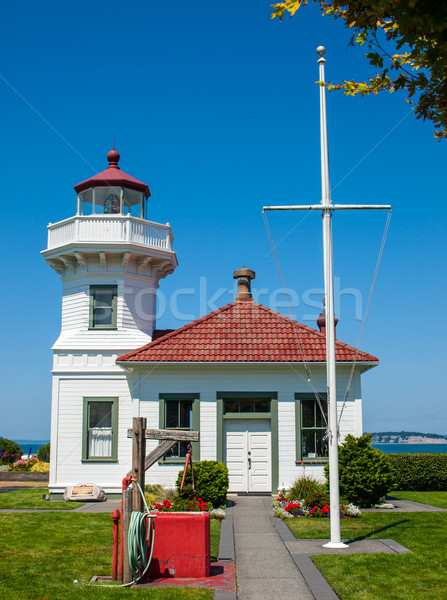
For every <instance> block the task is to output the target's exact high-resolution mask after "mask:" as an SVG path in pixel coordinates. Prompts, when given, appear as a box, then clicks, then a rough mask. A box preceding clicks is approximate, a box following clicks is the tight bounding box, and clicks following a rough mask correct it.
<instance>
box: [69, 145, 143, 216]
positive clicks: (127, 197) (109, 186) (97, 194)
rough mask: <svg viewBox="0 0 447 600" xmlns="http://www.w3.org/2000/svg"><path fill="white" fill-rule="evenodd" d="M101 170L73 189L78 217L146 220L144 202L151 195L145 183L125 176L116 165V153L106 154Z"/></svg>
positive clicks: (113, 151) (118, 156) (117, 153)
mask: <svg viewBox="0 0 447 600" xmlns="http://www.w3.org/2000/svg"><path fill="white" fill-rule="evenodd" d="M107 160H108V161H109V166H108V167H107V169H105V171H102V172H101V173H98V174H97V175H94V176H93V177H90V179H86V180H85V181H82V182H81V183H78V184H77V185H75V186H74V190H75V192H76V193H77V194H78V211H77V212H78V214H81V215H88V214H101V215H103V214H106V215H107V214H121V215H132V216H133V217H140V218H143V219H145V218H146V212H147V211H146V201H147V199H148V198H149V196H150V195H151V193H150V191H149V187H148V186H147V184H146V183H143V182H142V181H138V179H135V177H132V176H131V175H128V174H127V173H125V172H124V171H121V169H120V168H119V166H118V162H119V160H120V155H119V152H117V151H116V150H115V148H113V150H110V152H108V154H107Z"/></svg>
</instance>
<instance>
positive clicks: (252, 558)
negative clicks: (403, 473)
mask: <svg viewBox="0 0 447 600" xmlns="http://www.w3.org/2000/svg"><path fill="white" fill-rule="evenodd" d="M232 500H233V501H234V506H233V507H232V508H231V509H230V510H229V513H230V514H231V516H232V518H233V533H234V549H235V557H236V571H237V587H238V591H237V598H238V600H255V599H256V600H258V599H259V598H262V600H273V599H274V600H276V599H277V598H278V596H285V597H291V598H292V597H293V598H294V600H338V596H337V594H336V593H335V592H334V590H333V589H332V588H331V587H330V585H329V584H328V582H327V581H326V580H325V579H324V577H323V575H322V574H321V573H320V571H319V570H318V569H317V568H316V566H315V565H314V563H313V562H312V560H311V558H310V557H311V556H314V555H316V554H343V555H349V554H360V553H362V554H376V553H385V554H405V553H408V552H410V550H408V549H407V548H404V547H403V546H401V545H400V544H398V543H397V542H395V541H394V540H391V539H365V540H362V539H356V540H344V541H346V542H348V544H349V548H346V549H343V550H334V549H328V548H323V543H324V542H325V540H321V539H318V540H310V539H309V540H307V539H295V537H294V536H293V534H292V532H291V531H290V529H289V528H288V527H287V525H286V524H285V523H284V522H283V521H281V520H280V519H277V518H275V517H273V516H272V507H271V502H272V498H271V496H265V497H259V496H258V497H256V496H233V497H232ZM411 504H414V503H411ZM432 508H433V507H430V510H431V509H432ZM408 509H409V511H411V510H412V509H413V510H414V508H413V507H408ZM408 509H407V510H408ZM403 510H404V509H403V507H402V512H403ZM420 510H424V509H423V508H421V509H420ZM215 600H219V598H218V597H217V596H216V599H215Z"/></svg>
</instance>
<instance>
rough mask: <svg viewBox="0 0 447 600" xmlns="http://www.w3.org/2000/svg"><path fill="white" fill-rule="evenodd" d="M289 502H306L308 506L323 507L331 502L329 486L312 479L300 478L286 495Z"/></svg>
mask: <svg viewBox="0 0 447 600" xmlns="http://www.w3.org/2000/svg"><path fill="white" fill-rule="evenodd" d="M286 498H287V499H288V500H304V503H305V505H306V506H315V505H317V506H321V507H323V506H324V505H325V504H327V503H328V502H329V496H328V492H327V485H326V484H325V483H321V482H320V481H318V479H313V478H312V477H300V478H299V479H297V480H296V481H294V483H293V484H292V487H291V488H290V490H289V491H288V493H287V494H286Z"/></svg>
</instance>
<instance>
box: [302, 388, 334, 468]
mask: <svg viewBox="0 0 447 600" xmlns="http://www.w3.org/2000/svg"><path fill="white" fill-rule="evenodd" d="M318 395H319V396H320V397H321V398H324V399H325V400H326V402H327V393H326V392H318ZM303 400H313V401H314V402H315V404H316V402H317V400H316V398H315V394H310V393H296V394H295V442H296V448H295V455H296V458H295V461H296V462H297V463H301V462H305V463H309V464H325V463H327V462H328V461H329V457H328V456H316V457H315V458H312V457H308V456H304V457H303V454H302V447H301V441H302V430H303V427H302V417H301V414H302V409H301V407H302V401H303ZM326 418H328V415H326ZM306 429H312V430H324V431H325V430H326V426H323V427H306Z"/></svg>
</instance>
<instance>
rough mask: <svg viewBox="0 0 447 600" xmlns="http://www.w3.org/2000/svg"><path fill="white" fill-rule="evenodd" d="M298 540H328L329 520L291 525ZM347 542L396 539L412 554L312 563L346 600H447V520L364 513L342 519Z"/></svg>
mask: <svg viewBox="0 0 447 600" xmlns="http://www.w3.org/2000/svg"><path fill="white" fill-rule="evenodd" d="M286 523H287V525H288V526H289V528H290V529H291V531H292V532H293V534H294V535H295V537H298V538H326V539H329V537H330V535H329V519H315V520H313V519H296V520H292V519H288V520H286ZM341 530H342V537H343V538H347V539H362V538H370V539H373V538H392V539H394V540H395V541H397V542H399V543H400V544H402V545H403V546H405V547H406V548H408V549H409V550H412V552H413V553H412V554H401V555H399V554H357V555H353V556H341V555H332V556H329V555H324V556H322V555H320V556H315V557H313V561H314V562H315V564H316V566H317V567H318V569H320V571H321V572H322V573H323V575H324V577H326V579H327V580H328V582H329V583H330V585H331V586H332V587H333V588H334V589H335V590H336V592H337V593H338V594H339V596H340V597H341V598H342V599H343V600H377V598H380V599H381V600H408V598H411V599H412V600H418V599H422V598H424V600H425V599H429V600H439V599H440V598H446V597H447V595H446V590H447V555H446V553H445V539H446V536H447V515H445V514H444V513H442V512H441V513H437V512H431V513H394V514H388V513H363V515H362V516H361V517H360V518H358V519H349V520H348V519H346V520H345V519H343V520H342V522H341Z"/></svg>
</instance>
